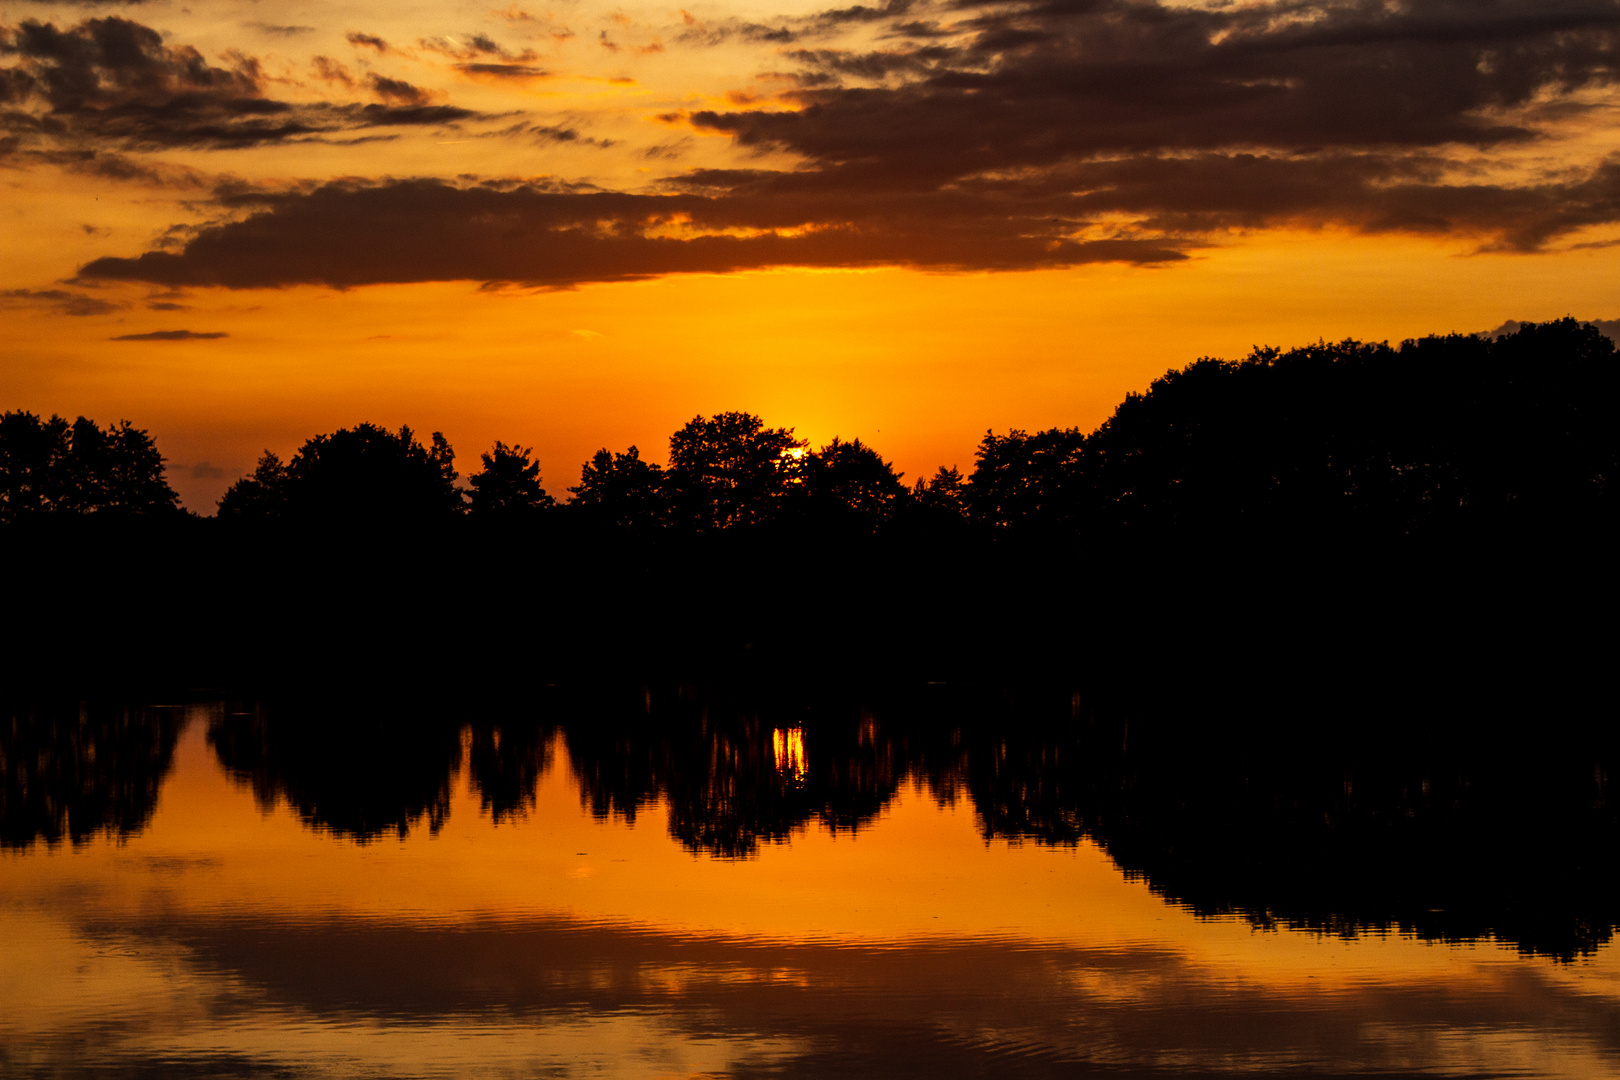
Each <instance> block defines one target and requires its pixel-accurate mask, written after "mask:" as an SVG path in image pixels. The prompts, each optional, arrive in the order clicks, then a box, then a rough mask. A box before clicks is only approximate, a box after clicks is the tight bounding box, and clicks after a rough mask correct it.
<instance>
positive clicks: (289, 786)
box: [208, 697, 462, 841]
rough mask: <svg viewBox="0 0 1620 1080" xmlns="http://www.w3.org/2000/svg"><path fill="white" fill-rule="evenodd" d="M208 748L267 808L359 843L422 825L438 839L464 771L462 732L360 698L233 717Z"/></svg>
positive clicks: (286, 705)
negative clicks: (285, 810) (283, 808)
mask: <svg viewBox="0 0 1620 1080" xmlns="http://www.w3.org/2000/svg"><path fill="white" fill-rule="evenodd" d="M208 741H209V743H210V744H212V745H213V747H214V752H215V754H217V755H218V757H219V761H220V764H222V765H224V766H225V769H226V771H227V772H229V773H230V774H231V775H232V776H233V777H235V778H236V779H237V780H238V781H240V782H242V783H244V784H246V785H248V786H249V787H251V788H252V790H253V796H254V798H255V799H256V800H257V801H258V802H259V805H260V806H262V807H264V808H266V809H269V808H270V807H273V806H274V805H276V803H277V802H280V801H285V802H286V803H287V805H289V806H291V807H292V808H293V810H294V811H296V812H297V814H298V816H299V817H300V818H302V819H303V820H304V821H305V822H306V823H307V824H309V825H312V826H315V827H317V828H322V829H327V830H330V831H331V832H333V833H334V834H336V835H338V836H346V837H350V838H353V839H355V840H361V841H365V840H372V839H375V838H377V837H380V836H385V835H388V834H394V835H397V836H400V837H404V836H405V835H407V834H408V833H409V832H410V831H411V830H412V829H414V828H419V827H421V825H423V824H424V823H425V824H426V825H427V827H428V830H429V831H430V832H434V833H436V832H438V831H439V829H440V828H441V827H443V825H444V823H445V821H446V820H447V819H448V818H449V816H450V790H451V781H452V779H453V777H454V775H455V772H456V770H457V769H458V768H459V767H460V766H461V750H462V746H461V734H460V731H459V730H458V729H457V727H456V725H454V724H452V723H445V722H443V721H442V720H441V719H440V718H439V717H438V716H436V715H434V714H433V713H431V712H427V713H423V712H421V711H418V710H417V709H416V708H415V707H413V706H411V705H402V704H400V703H398V702H395V701H390V700H382V701H379V700H376V699H369V698H360V697H332V698H306V699H304V700H301V701H296V702H281V703H272V704H270V705H254V706H249V707H245V708H240V709H236V708H232V709H227V711H226V712H225V714H224V716H223V718H222V719H220V720H219V721H218V722H216V723H215V724H214V725H212V726H211V727H210V729H209V732H208Z"/></svg>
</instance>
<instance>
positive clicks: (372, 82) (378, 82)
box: [366, 73, 428, 105]
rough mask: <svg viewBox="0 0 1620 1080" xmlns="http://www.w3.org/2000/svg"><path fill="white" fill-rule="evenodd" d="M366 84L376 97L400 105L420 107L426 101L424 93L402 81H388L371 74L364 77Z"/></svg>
mask: <svg viewBox="0 0 1620 1080" xmlns="http://www.w3.org/2000/svg"><path fill="white" fill-rule="evenodd" d="M366 83H367V85H369V86H370V87H371V89H372V91H373V92H374V93H375V94H376V95H377V96H378V97H380V98H383V99H385V100H387V101H392V102H396V103H398V104H401V105H421V104H424V103H425V102H426V101H427V100H428V95H427V92H426V91H424V90H422V89H421V88H419V87H416V86H412V85H411V84H410V83H408V82H406V81H404V80H403V79H389V78H385V77H383V76H381V75H377V74H375V73H373V74H371V75H368V76H366Z"/></svg>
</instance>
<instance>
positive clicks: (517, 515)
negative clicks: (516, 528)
mask: <svg viewBox="0 0 1620 1080" xmlns="http://www.w3.org/2000/svg"><path fill="white" fill-rule="evenodd" d="M530 453H531V451H530V450H528V449H525V448H524V447H521V446H517V445H512V446H507V445H506V444H505V443H503V442H500V441H497V442H496V443H495V446H494V448H493V449H491V450H490V451H489V452H488V453H486V454H481V455H479V456H480V458H481V460H482V461H483V465H484V467H483V468H482V469H481V470H479V471H478V472H476V473H474V474H473V475H472V476H470V477H468V478H467V483H468V485H469V486H470V487H471V488H472V493H471V495H470V496H469V498H468V500H467V509H468V510H469V511H470V512H471V513H472V514H473V515H474V516H475V517H480V518H498V519H501V520H505V521H525V520H532V519H533V518H534V516H535V515H536V514H538V513H540V512H541V511H543V510H549V509H551V507H552V506H553V500H552V498H551V496H550V495H547V494H546V489H545V488H543V487H541V486H540V463H539V462H538V461H533V462H531V461H530V460H529V454H530Z"/></svg>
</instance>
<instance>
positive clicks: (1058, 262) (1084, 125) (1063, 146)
mask: <svg viewBox="0 0 1620 1080" xmlns="http://www.w3.org/2000/svg"><path fill="white" fill-rule="evenodd" d="M941 10H942V9H938V8H934V7H925V6H924V5H922V4H920V3H910V2H907V0H899V2H890V3H885V4H882V5H876V6H867V5H856V6H852V7H845V8H839V9H836V10H832V11H828V12H823V13H821V14H819V15H813V16H808V17H806V18H803V19H798V20H794V21H792V23H791V25H787V24H784V26H783V27H781V28H780V29H781V32H782V34H785V35H787V37H786V38H783V37H781V36H780V35H778V33H777V31H776V30H772V29H770V28H768V27H757V26H747V25H743V24H727V25H725V26H723V27H721V28H719V29H710V28H706V27H704V26H703V25H702V24H700V23H698V22H697V21H696V20H695V19H694V20H692V21H691V22H690V23H689V24H688V26H687V31H686V32H687V33H688V34H700V35H707V37H704V38H703V40H704V41H705V42H707V41H711V40H718V39H716V38H715V37H714V35H715V34H720V35H721V36H722V37H724V36H726V35H731V36H736V37H744V38H747V37H749V36H750V35H754V36H755V39H756V40H765V41H768V42H770V43H773V44H774V43H779V42H780V41H783V40H788V39H792V40H794V41H802V40H804V39H806V38H808V37H814V36H817V35H820V37H821V39H822V41H821V44H823V45H825V46H826V47H819V46H818V47H815V48H810V47H802V48H795V49H792V50H774V49H773V50H772V52H773V55H774V56H775V57H776V58H777V60H778V61H786V62H788V63H790V64H793V65H796V66H795V70H794V72H793V77H794V79H795V80H796V83H794V84H792V88H791V89H790V90H788V91H787V92H786V93H785V94H774V95H772V96H771V97H770V98H769V99H768V100H759V99H751V98H747V97H738V98H735V99H734V101H735V103H736V104H735V106H734V107H732V108H729V109H708V110H700V111H696V112H692V113H677V114H670V115H669V116H668V117H666V119H667V120H669V121H670V122H673V123H675V124H677V125H681V126H684V127H686V128H688V129H690V130H692V131H695V132H702V133H708V134H718V135H725V136H729V137H730V138H731V139H732V140H733V142H734V144H735V145H736V147H737V148H738V149H740V150H742V151H743V152H745V153H756V154H760V155H764V154H773V155H777V157H776V160H778V161H780V160H782V159H783V158H784V157H785V158H786V159H788V160H791V161H792V162H793V164H792V165H790V166H788V167H783V168H775V169H706V170H696V171H691V172H686V173H680V174H676V175H673V176H668V177H665V178H663V179H662V180H659V181H655V182H654V184H653V186H652V187H651V188H650V189H648V190H644V191H641V192H638V193H627V192H588V191H564V190H559V189H556V188H550V187H544V186H534V185H516V186H514V185H510V184H507V185H490V184H481V183H478V182H477V181H476V178H473V179H468V180H466V181H464V182H462V183H459V184H450V183H446V182H443V181H436V180H425V179H420V180H378V181H374V182H348V183H332V184H327V185H326V186H324V187H322V188H319V189H317V190H305V191H300V192H292V193H285V194H283V195H278V196H276V197H274V198H273V199H268V200H264V201H259V202H256V203H255V210H254V212H253V213H252V214H251V215H250V216H249V217H248V218H246V219H245V220H240V221H234V222H229V223H222V224H215V225H209V226H205V227H204V228H202V229H201V230H200V231H198V232H197V233H196V234H195V235H194V236H192V237H191V238H190V239H189V240H188V241H187V242H186V243H185V245H184V246H183V247H182V248H180V249H178V250H155V251H149V252H147V253H145V254H143V255H139V256H138V257H135V258H105V259H98V260H96V261H94V262H92V263H90V264H89V265H87V266H86V267H84V268H83V270H82V271H81V277H82V279H83V280H93V279H127V280H141V281H149V282H155V283H159V284H170V285H223V286H228V287H233V288H245V287H254V286H279V285H288V284H294V283H300V282H322V283H326V284H329V285H336V286H349V285H358V284H366V283H373V282H391V281H429V280H471V281H502V282H507V281H509V282H522V283H526V284H531V285H543V286H568V285H575V284H579V283H583V282H593V281H615V280H627V279H633V278H638V277H647V276H654V275H658V274H666V273H682V272H728V271H732V270H741V269H750V268H755V267H765V266H844V267H857V266H874V265H899V266H912V267H919V268H925V269H936V270H1017V269H1033V268H1042V267H1061V266H1075V265H1080V264H1084V263H1089V262H1098V261H1115V262H1126V263H1134V264H1140V265H1164V264H1169V263H1174V262H1176V261H1180V260H1184V259H1186V258H1187V257H1188V256H1189V255H1190V254H1192V253H1194V252H1196V251H1198V250H1201V249H1205V248H1208V247H1210V246H1212V245H1215V244H1219V243H1222V242H1224V241H1225V239H1226V237H1227V236H1228V235H1229V234H1230V233H1232V232H1234V231H1243V230H1256V229H1270V228H1280V227H1289V228H1319V227H1335V228H1343V229H1348V230H1352V231H1357V232H1362V233H1368V234H1379V233H1396V234H1403V235H1416V236H1428V237H1435V238H1443V239H1447V240H1449V241H1451V242H1453V243H1460V244H1466V245H1469V246H1470V247H1471V248H1472V249H1473V250H1476V251H1496V252H1515V253H1533V252H1537V251H1543V250H1547V249H1549V248H1553V247H1556V246H1558V245H1559V244H1564V243H1570V242H1575V241H1580V242H1585V243H1594V242H1601V238H1598V239H1594V238H1593V237H1591V236H1585V237H1583V236H1579V235H1577V234H1579V233H1581V232H1582V231H1583V230H1591V229H1595V228H1600V227H1604V226H1613V225H1615V224H1617V223H1620V156H1616V157H1608V158H1605V157H1601V156H1596V155H1595V154H1594V152H1592V151H1589V150H1587V151H1577V153H1581V154H1584V155H1585V156H1584V157H1579V156H1575V157H1572V156H1570V155H1569V154H1567V153H1566V154H1563V155H1560V154H1558V153H1557V152H1555V149H1554V144H1553V139H1554V138H1555V137H1556V136H1557V133H1558V131H1559V130H1560V129H1559V128H1557V127H1555V126H1554V125H1560V124H1567V123H1570V122H1571V118H1574V119H1575V120H1579V118H1580V117H1581V116H1583V115H1584V113H1583V110H1587V109H1589V108H1591V107H1593V103H1594V102H1595V101H1602V100H1607V99H1612V98H1613V92H1614V89H1615V86H1616V82H1617V80H1620V65H1616V64H1615V62H1614V57H1615V56H1616V55H1617V54H1620V0H1551V2H1548V0H1494V2H1493V3H1490V4H1487V5H1481V4H1473V3H1464V2H1461V0H1406V2H1405V3H1402V4H1400V5H1386V4H1381V3H1368V2H1362V0H1343V2H1340V0H1286V2H1281V0H1280V2H1278V3H1248V4H1227V5H1216V6H1209V7H1193V6H1184V5H1176V6H1171V5H1169V4H1164V3H1157V2H1152V0H1013V2H1011V3H1008V2H1006V0H995V2H989V0H984V2H980V0H953V3H952V4H951V5H950V7H949V12H948V13H949V15H950V17H951V19H952V20H953V21H952V22H951V24H950V26H949V28H948V29H939V28H938V27H937V24H935V23H933V22H927V21H926V19H924V16H927V15H930V14H938V13H941ZM920 19H921V20H923V21H922V22H919V20H920ZM842 27H857V28H860V27H864V28H866V29H863V30H861V34H863V35H865V36H866V37H867V38H873V37H874V35H875V38H876V40H879V41H882V42H884V44H885V47H883V48H880V49H875V50H874V49H870V48H867V49H862V50H850V49H843V48H840V47H837V39H835V38H833V37H829V36H828V35H830V34H832V33H833V32H834V31H835V30H838V29H839V28H842ZM818 28H819V29H818ZM936 29H937V32H935V30H936ZM914 31H916V33H914ZM922 31H927V32H926V33H924V32H922ZM604 33H605V32H604ZM913 37H914V38H915V40H911V38H913ZM599 40H600V41H602V42H603V43H605V44H610V42H609V39H608V38H607V37H605V36H604V37H602V38H600V39H599ZM683 40H684V39H683ZM422 47H423V48H424V49H428V50H431V51H436V52H439V53H441V54H442V55H446V56H449V57H451V58H452V59H454V60H455V61H456V62H457V63H458V64H459V65H461V66H462V67H463V70H465V71H466V72H467V73H469V74H487V75H490V76H492V77H497V78H505V77H516V74H517V72H516V71H514V70H513V69H514V67H515V68H519V69H524V70H525V77H527V70H526V69H528V67H529V62H528V60H527V59H525V57H526V56H527V55H529V54H526V53H525V54H514V53H512V52H510V51H509V50H507V49H506V48H505V47H504V46H502V45H500V44H499V43H498V42H496V41H494V40H493V39H490V38H488V37H486V36H483V35H469V36H466V37H463V38H456V39H451V38H440V39H433V40H431V41H426V40H425V41H423V42H422ZM486 65H488V66H487V67H486ZM209 70H211V71H217V70H218V69H209ZM249 70H250V69H248V68H245V67H244V68H241V70H240V72H239V74H238V76H232V75H231V73H230V72H222V73H221V74H219V75H218V76H217V78H219V79H220V80H224V81H228V80H229V79H230V78H232V77H242V78H246V77H247V73H248V72H249ZM24 77H25V78H28V79H32V78H34V75H33V73H32V72H31V71H27V72H24ZM255 85H256V84H255ZM380 85H381V84H380V83H376V82H374V83H373V86H374V87H378V86H380ZM402 85H406V86H408V85H409V84H402ZM25 89H26V88H25ZM412 89H413V90H414V88H412ZM27 92H28V93H33V92H34V91H32V90H27ZM1605 95H1607V98H1606V97H1605ZM322 110H324V111H322ZM345 110H346V111H345ZM435 110H450V111H448V112H444V111H435ZM297 116H299V117H302V118H304V119H305V122H314V121H315V120H317V119H320V120H321V122H323V123H326V124H328V125H330V127H329V128H328V130H330V129H334V128H341V127H343V126H344V125H348V126H350V127H359V126H363V125H382V124H385V123H449V122H453V121H454V120H455V119H457V113H456V112H455V111H454V110H453V109H452V108H451V107H449V106H432V105H427V104H424V103H422V102H421V101H420V99H418V100H416V101H415V102H411V101H408V100H406V99H404V98H389V99H388V103H387V104H383V105H379V104H373V105H366V106H356V105H347V106H333V105H328V106H323V107H321V108H320V109H303V110H302V111H300V112H299V113H297ZM322 118H324V119H322ZM265 122H267V123H268V122H270V121H269V120H268V119H266V120H265ZM1589 123H1595V121H1589ZM517 130H518V129H517V128H507V129H505V131H506V133H508V135H510V134H516V133H517ZM525 130H526V131H527V132H529V133H531V134H532V135H533V136H534V137H538V138H543V139H548V140H551V141H573V140H574V139H575V138H577V137H578V136H577V132H576V131H575V129H574V128H572V127H571V126H569V125H566V124H558V125H554V126H552V127H536V126H534V125H527V127H525ZM581 141H583V140H581ZM1537 143H1545V144H1547V147H1546V148H1545V149H1544V151H1543V152H1542V153H1541V154H1540V159H1541V160H1544V161H1552V160H1557V167H1556V171H1553V170H1552V169H1551V168H1550V167H1549V168H1548V169H1547V170H1546V171H1542V172H1537V171H1535V168H1534V167H1531V166H1525V167H1522V168H1519V169H1517V171H1510V170H1509V169H1507V168H1506V167H1505V166H1502V165H1500V164H1498V163H1496V159H1498V158H1500V157H1501V155H1500V154H1499V153H1497V151H1501V150H1503V149H1508V148H1514V147H1521V146H1522V147H1530V146H1534V145H1535V144H1537ZM674 149H678V147H674V148H671V147H660V148H655V149H654V150H652V151H649V153H650V154H653V155H657V154H660V153H670V152H673V150H674ZM1560 158H1561V159H1560ZM655 159H656V157H654V158H650V159H649V160H655Z"/></svg>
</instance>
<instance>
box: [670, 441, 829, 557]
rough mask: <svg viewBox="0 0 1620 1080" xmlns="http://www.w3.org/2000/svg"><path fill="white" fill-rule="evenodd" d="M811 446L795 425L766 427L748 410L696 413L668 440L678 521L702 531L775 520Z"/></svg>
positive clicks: (797, 481)
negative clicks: (796, 432) (705, 416)
mask: <svg viewBox="0 0 1620 1080" xmlns="http://www.w3.org/2000/svg"><path fill="white" fill-rule="evenodd" d="M808 446H809V444H808V443H807V442H806V441H805V440H804V439H799V438H795V437H794V434H793V430H792V429H791V428H770V427H766V426H765V422H764V421H763V420H761V419H760V418H759V417H757V416H754V415H752V414H750V413H743V412H725V413H718V414H716V415H714V416H711V417H709V418H708V419H706V420H705V419H704V418H703V417H701V416H697V417H693V418H692V420H691V421H690V422H689V423H687V425H686V426H685V427H683V428H681V430H679V431H677V432H676V433H675V434H674V435H671V436H670V439H669V474H668V482H669V486H670V493H671V497H672V502H673V506H674V512H675V514H676V517H677V520H678V521H679V522H680V523H681V524H683V525H687V526H689V527H695V528H698V529H726V528H731V527H734V526H739V525H755V524H759V523H761V522H764V521H769V520H771V519H772V518H774V517H775V516H776V514H777V513H778V512H779V511H780V509H781V507H782V503H783V501H784V500H785V499H786V498H787V496H788V494H789V492H790V491H792V490H793V489H794V487H795V486H797V485H798V484H799V483H800V482H801V481H802V473H803V468H802V467H803V461H804V456H805V453H806V448H807V447H808Z"/></svg>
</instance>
